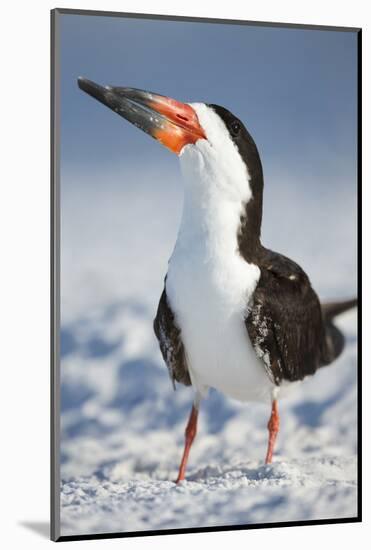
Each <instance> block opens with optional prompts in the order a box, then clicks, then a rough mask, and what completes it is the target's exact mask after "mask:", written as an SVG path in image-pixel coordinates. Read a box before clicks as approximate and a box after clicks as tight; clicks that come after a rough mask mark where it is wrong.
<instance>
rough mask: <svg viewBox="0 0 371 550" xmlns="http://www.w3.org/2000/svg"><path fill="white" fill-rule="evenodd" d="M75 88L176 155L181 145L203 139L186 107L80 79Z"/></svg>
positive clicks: (192, 115)
mask: <svg viewBox="0 0 371 550" xmlns="http://www.w3.org/2000/svg"><path fill="white" fill-rule="evenodd" d="M78 85H79V87H80V88H81V90H83V91H84V92H86V93H87V94H89V95H91V96H92V97H94V98H95V99H97V100H98V101H100V102H101V103H103V104H104V105H106V106H107V107H109V108H110V109H112V110H113V111H115V113H117V114H119V115H120V116H122V117H123V118H125V119H126V120H128V121H129V122H131V123H132V124H134V125H135V126H137V127H138V128H140V129H141V130H143V131H144V132H147V134H149V135H150V136H152V137H154V138H155V139H157V140H158V141H160V142H161V143H162V144H163V145H165V147H167V148H168V149H170V151H173V152H174V153H176V154H179V153H180V151H181V150H182V149H183V147H184V146H185V145H187V144H190V143H196V141H198V140H199V139H206V135H205V132H204V131H203V129H202V127H201V126H200V123H199V122H198V118H197V115H196V112H195V111H194V109H192V107H191V106H190V105H187V104H185V103H181V102H180V101H176V100H175V99H170V98H169V97H165V96H162V95H158V94H152V93H151V92H145V91H143V90H136V89H135V88H118V87H113V86H100V85H99V84H95V82H92V81H91V80H87V79H86V78H82V77H80V78H79V79H78Z"/></svg>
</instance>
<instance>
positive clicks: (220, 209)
mask: <svg viewBox="0 0 371 550" xmlns="http://www.w3.org/2000/svg"><path fill="white" fill-rule="evenodd" d="M193 107H194V108H195V110H196V112H197V114H198V117H199V120H200V123H201V124H202V126H203V128H204V129H205V130H206V135H207V136H208V140H199V141H198V142H197V143H196V144H195V145H187V146H186V147H184V149H183V150H182V152H181V155H180V161H181V168H182V172H183V175H184V180H185V194H184V205H183V214H182V220H181V224H180V228H179V233H178V237H177V242H176V245H175V248H174V252H173V254H172V256H171V259H170V261H169V268H168V274H167V279H166V293H167V296H168V300H169V303H170V306H171V309H172V311H173V312H174V315H175V319H176V322H177V324H178V326H179V328H180V329H181V337H182V341H183V344H184V347H185V351H186V356H187V363H188V367H189V370H190V376H191V380H192V384H193V386H194V387H195V388H196V389H197V390H198V391H199V392H200V393H201V394H202V393H205V390H206V389H207V388H208V387H213V388H216V389H218V390H220V391H221V392H223V393H225V394H226V395H229V396H231V397H233V398H236V399H239V400H242V401H245V400H269V399H270V397H271V392H272V389H273V385H272V383H271V382H270V380H269V378H268V376H267V375H266V372H265V368H264V365H263V363H262V361H261V359H259V358H258V357H257V355H256V353H255V351H254V349H253V347H252V345H251V342H250V339H249V336H248V333H247V329H246V326H245V322H244V319H245V318H246V316H247V315H248V307H247V306H248V303H249V299H250V297H251V296H252V294H253V292H254V290H255V288H256V285H257V282H258V280H259V277H260V270H259V268H258V267H257V266H256V265H253V264H249V263H247V262H246V261H245V260H244V259H243V258H242V257H241V256H240V254H239V252H238V242H237V235H238V230H239V226H240V216H241V214H242V212H243V208H244V206H245V204H246V202H247V201H248V200H249V199H250V197H251V190H250V186H249V175H248V173H247V168H246V166H245V164H244V163H243V161H242V159H241V157H240V155H239V153H238V151H237V148H236V147H235V146H234V144H233V142H231V140H230V139H229V136H228V133H227V132H226V129H225V127H224V126H223V122H222V121H221V119H219V117H218V116H217V115H216V114H215V113H214V112H213V111H211V110H210V109H208V108H207V107H206V106H205V105H202V104H201V105H194V104H193Z"/></svg>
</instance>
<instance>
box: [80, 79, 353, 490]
mask: <svg viewBox="0 0 371 550" xmlns="http://www.w3.org/2000/svg"><path fill="white" fill-rule="evenodd" d="M78 84H79V87H80V88H81V89H82V90H84V91H85V92H86V93H88V94H89V95H91V96H93V97H94V98H95V99H97V100H98V101H100V102H101V103H103V104H104V105H106V106H108V107H109V108H110V109H112V110H113V111H115V112H116V113H117V114H119V115H121V116H122V117H124V118H125V119H126V120H128V121H130V122H131V123H133V124H134V125H135V126H137V127H138V128H141V129H142V130H144V131H145V132H147V133H148V134H150V135H151V136H152V137H154V138H155V139H157V140H158V141H160V142H161V143H162V144H163V145H165V146H166V147H168V148H169V149H170V150H171V151H173V152H174V153H176V154H177V155H179V159H180V164H181V168H182V172H183V175H184V180H185V196H184V206H183V214H182V218H181V223H180V228H179V233H178V237H177V240H176V244H175V248H174V251H173V253H172V255H171V258H170V260H169V266H168V272H167V274H166V277H165V287H164V291H163V293H162V296H161V299H160V303H159V306H158V311H157V315H156V318H155V321H154V330H155V333H156V336H157V338H158V341H159V345H160V349H161V352H162V355H163V358H164V360H165V363H166V365H167V367H168V369H169V373H170V377H171V379H172V381H173V384H174V385H175V382H179V383H181V384H185V385H186V386H190V385H192V386H193V388H194V395H195V397H194V403H193V406H192V410H191V415H190V418H189V421H188V424H187V428H186V432H185V448H184V454H183V457H182V461H181V465H180V469H179V474H178V478H177V482H178V481H181V480H183V479H184V477H185V470H186V465H187V461H188V455H189V451H190V448H191V445H192V442H193V440H194V437H195V435H196V430H197V417H198V411H199V405H200V401H201V399H202V398H203V397H204V396H205V395H206V393H207V390H208V388H210V387H211V388H216V389H217V390H219V391H221V392H223V393H224V394H226V395H228V396H230V397H232V398H235V399H238V400H241V401H250V400H262V401H267V402H269V403H270V404H271V407H272V409H271V416H270V420H269V422H268V430H269V439H268V449H267V454H266V462H267V463H269V462H271V460H272V455H273V449H274V445H275V440H276V437H277V433H278V429H279V414H278V405H277V399H278V397H279V396H281V395H282V394H284V393H285V391H286V389H287V387H288V386H290V384H292V383H294V382H297V381H299V380H302V379H304V378H305V377H306V376H308V375H313V374H314V373H315V372H316V370H317V369H318V368H320V367H322V366H324V365H328V364H330V363H331V362H332V361H334V360H335V359H336V358H337V357H338V356H339V355H340V353H341V351H342V349H343V347H344V337H343V335H342V333H341V332H340V330H339V329H338V328H337V327H336V326H335V325H334V324H333V319H334V317H335V316H336V315H338V314H340V313H342V312H344V311H346V310H348V309H349V308H351V307H353V306H355V305H356V303H357V300H355V299H354V300H348V301H344V302H336V303H328V304H322V305H321V303H320V301H319V299H318V296H317V294H316V293H315V291H314V290H313V288H312V286H311V284H310V281H309V278H308V276H307V275H306V273H305V272H304V271H303V270H302V269H301V267H300V266H299V265H298V264H296V263H295V262H293V261H292V260H290V259H289V258H286V257H285V256H283V255H281V254H278V253H276V252H273V251H271V250H268V249H267V248H265V247H264V246H263V245H262V244H261V241H260V227H261V221H262V205H263V170H262V165H261V161H260V156H259V152H258V149H257V147H256V145H255V142H254V140H253V138H252V137H251V135H250V134H249V132H248V131H247V130H246V128H245V126H244V125H243V124H242V122H241V121H240V120H239V119H238V118H237V117H235V116H234V115H233V114H232V113H231V112H229V111H228V110H227V109H225V108H223V107H220V106H218V105H211V104H205V103H193V104H184V103H180V102H178V101H176V100H174V99H170V98H168V97H165V96H161V95H158V94H153V93H150V92H146V91H143V90H137V89H134V88H120V87H112V86H104V87H103V86H100V85H98V84H95V83H94V82H91V81H89V80H87V79H84V78H79V80H78Z"/></svg>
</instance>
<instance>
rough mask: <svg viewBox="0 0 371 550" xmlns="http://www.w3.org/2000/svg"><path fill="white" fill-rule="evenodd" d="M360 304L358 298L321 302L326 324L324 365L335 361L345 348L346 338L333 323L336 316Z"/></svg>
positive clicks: (323, 350) (323, 353) (323, 352)
mask: <svg viewBox="0 0 371 550" xmlns="http://www.w3.org/2000/svg"><path fill="white" fill-rule="evenodd" d="M357 304H358V300H357V298H353V299H352V300H344V301H341V302H327V303H325V304H321V307H322V314H323V319H324V325H325V334H326V336H325V339H324V343H323V344H324V345H323V349H322V354H321V355H322V361H321V362H322V365H323V366H324V365H329V364H330V363H332V361H334V360H335V359H336V358H337V357H339V355H340V354H341V352H342V351H343V349H344V345H345V338H344V335H343V333H342V332H341V330H339V329H338V327H336V326H335V325H334V323H333V320H334V317H336V316H337V315H340V314H341V313H345V312H346V311H348V310H349V309H352V308H353V307H355V306H356V305H357Z"/></svg>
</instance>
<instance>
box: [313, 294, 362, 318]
mask: <svg viewBox="0 0 371 550" xmlns="http://www.w3.org/2000/svg"><path fill="white" fill-rule="evenodd" d="M356 305H358V300H357V298H353V299H352V300H343V301H342V302H327V303H325V304H322V313H323V316H324V318H325V319H326V320H327V321H330V320H331V319H333V318H334V317H336V316H337V315H340V314H341V313H345V312H346V311H348V309H352V308H353V307H355V306H356Z"/></svg>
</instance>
